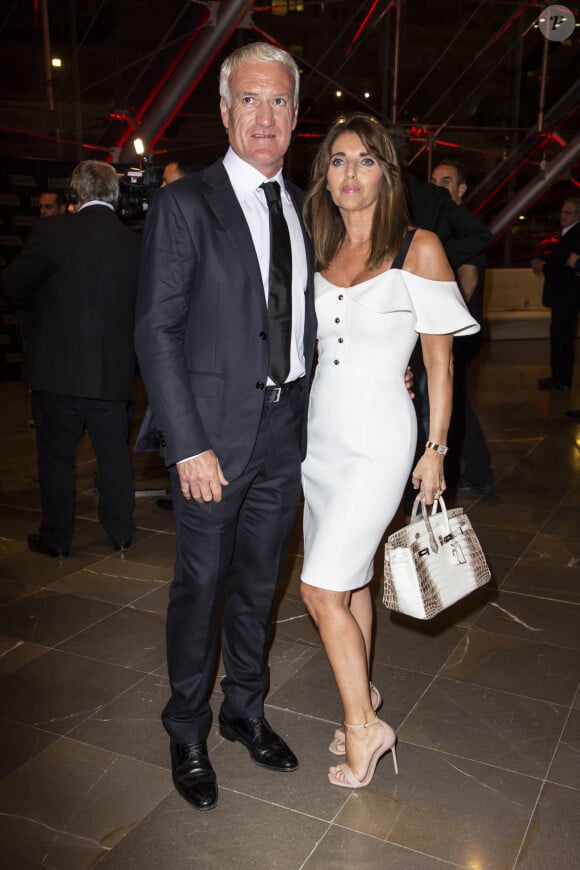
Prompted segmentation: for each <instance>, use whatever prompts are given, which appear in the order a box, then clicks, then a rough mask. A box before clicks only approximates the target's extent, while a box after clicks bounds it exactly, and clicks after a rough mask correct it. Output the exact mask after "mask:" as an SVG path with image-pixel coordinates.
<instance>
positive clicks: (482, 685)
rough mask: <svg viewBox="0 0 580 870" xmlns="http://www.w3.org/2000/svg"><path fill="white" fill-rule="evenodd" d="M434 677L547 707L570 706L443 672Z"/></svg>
mask: <svg viewBox="0 0 580 870" xmlns="http://www.w3.org/2000/svg"><path fill="white" fill-rule="evenodd" d="M435 679H437V680H445V682H446V683H455V684H456V685H457V686H477V687H478V688H480V689H488V690H489V691H490V692H496V693H497V694H498V695H509V696H510V697H512V698H521V699H522V700H523V701H534V702H535V703H538V704H546V706H548V707H561V708H562V709H563V710H568V709H569V708H570V704H567V703H561V702H558V701H548V700H546V698H536V697H535V696H534V695H524V694H522V693H521V692H509V691H508V690H507V689H498V688H496V687H495V686H488V685H486V684H485V683H476V682H473V683H472V682H470V681H468V680H457V679H453V678H452V677H446V676H445V675H444V674H438V675H437V676H436V677H435ZM572 703H573V702H572Z"/></svg>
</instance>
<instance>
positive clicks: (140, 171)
mask: <svg viewBox="0 0 580 870" xmlns="http://www.w3.org/2000/svg"><path fill="white" fill-rule="evenodd" d="M162 183H163V167H162V166H153V165H151V166H147V165H145V164H143V165H142V166H140V167H138V168H131V169H127V170H126V171H125V172H124V173H123V174H122V175H121V176H120V178H119V186H120V194H119V201H118V203H117V214H118V215H119V217H120V218H121V220H122V221H124V222H125V223H134V222H141V221H143V220H144V218H145V216H146V214H147V211H148V209H149V204H150V202H151V198H152V196H153V194H154V193H155V191H156V190H157V189H158V188H160V187H161V184H162Z"/></svg>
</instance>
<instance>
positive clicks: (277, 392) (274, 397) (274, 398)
mask: <svg viewBox="0 0 580 870" xmlns="http://www.w3.org/2000/svg"><path fill="white" fill-rule="evenodd" d="M269 389H270V396H271V399H270V402H279V401H280V396H281V395H282V387H270V388H269Z"/></svg>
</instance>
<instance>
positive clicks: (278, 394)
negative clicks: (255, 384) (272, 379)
mask: <svg viewBox="0 0 580 870" xmlns="http://www.w3.org/2000/svg"><path fill="white" fill-rule="evenodd" d="M303 380H304V378H298V379H297V380H295V381H288V382H287V383H286V384H282V386H281V387H266V395H265V396H264V402H266V404H268V405H269V404H271V403H272V402H279V401H280V399H283V398H284V397H285V396H287V395H288V393H290V392H292V390H293V389H294V387H295V386H296V384H299V383H301V381H303Z"/></svg>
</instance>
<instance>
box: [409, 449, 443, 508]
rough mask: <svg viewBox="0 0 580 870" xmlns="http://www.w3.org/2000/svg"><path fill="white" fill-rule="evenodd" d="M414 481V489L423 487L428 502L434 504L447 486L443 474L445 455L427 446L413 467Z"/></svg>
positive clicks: (422, 490)
mask: <svg viewBox="0 0 580 870" xmlns="http://www.w3.org/2000/svg"><path fill="white" fill-rule="evenodd" d="M412 481H413V488H414V489H419V488H421V492H422V493H423V495H424V496H425V501H426V502H427V504H433V502H434V501H435V499H436V498H439V496H440V495H441V493H442V492H445V490H446V488H447V485H446V483H445V476H444V474H443V456H441V454H440V453H437V452H436V451H435V450H430V449H427V448H426V449H425V452H424V454H423V456H422V457H421V459H420V460H419V462H418V463H417V465H416V466H415V468H414V469H413V477H412Z"/></svg>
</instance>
